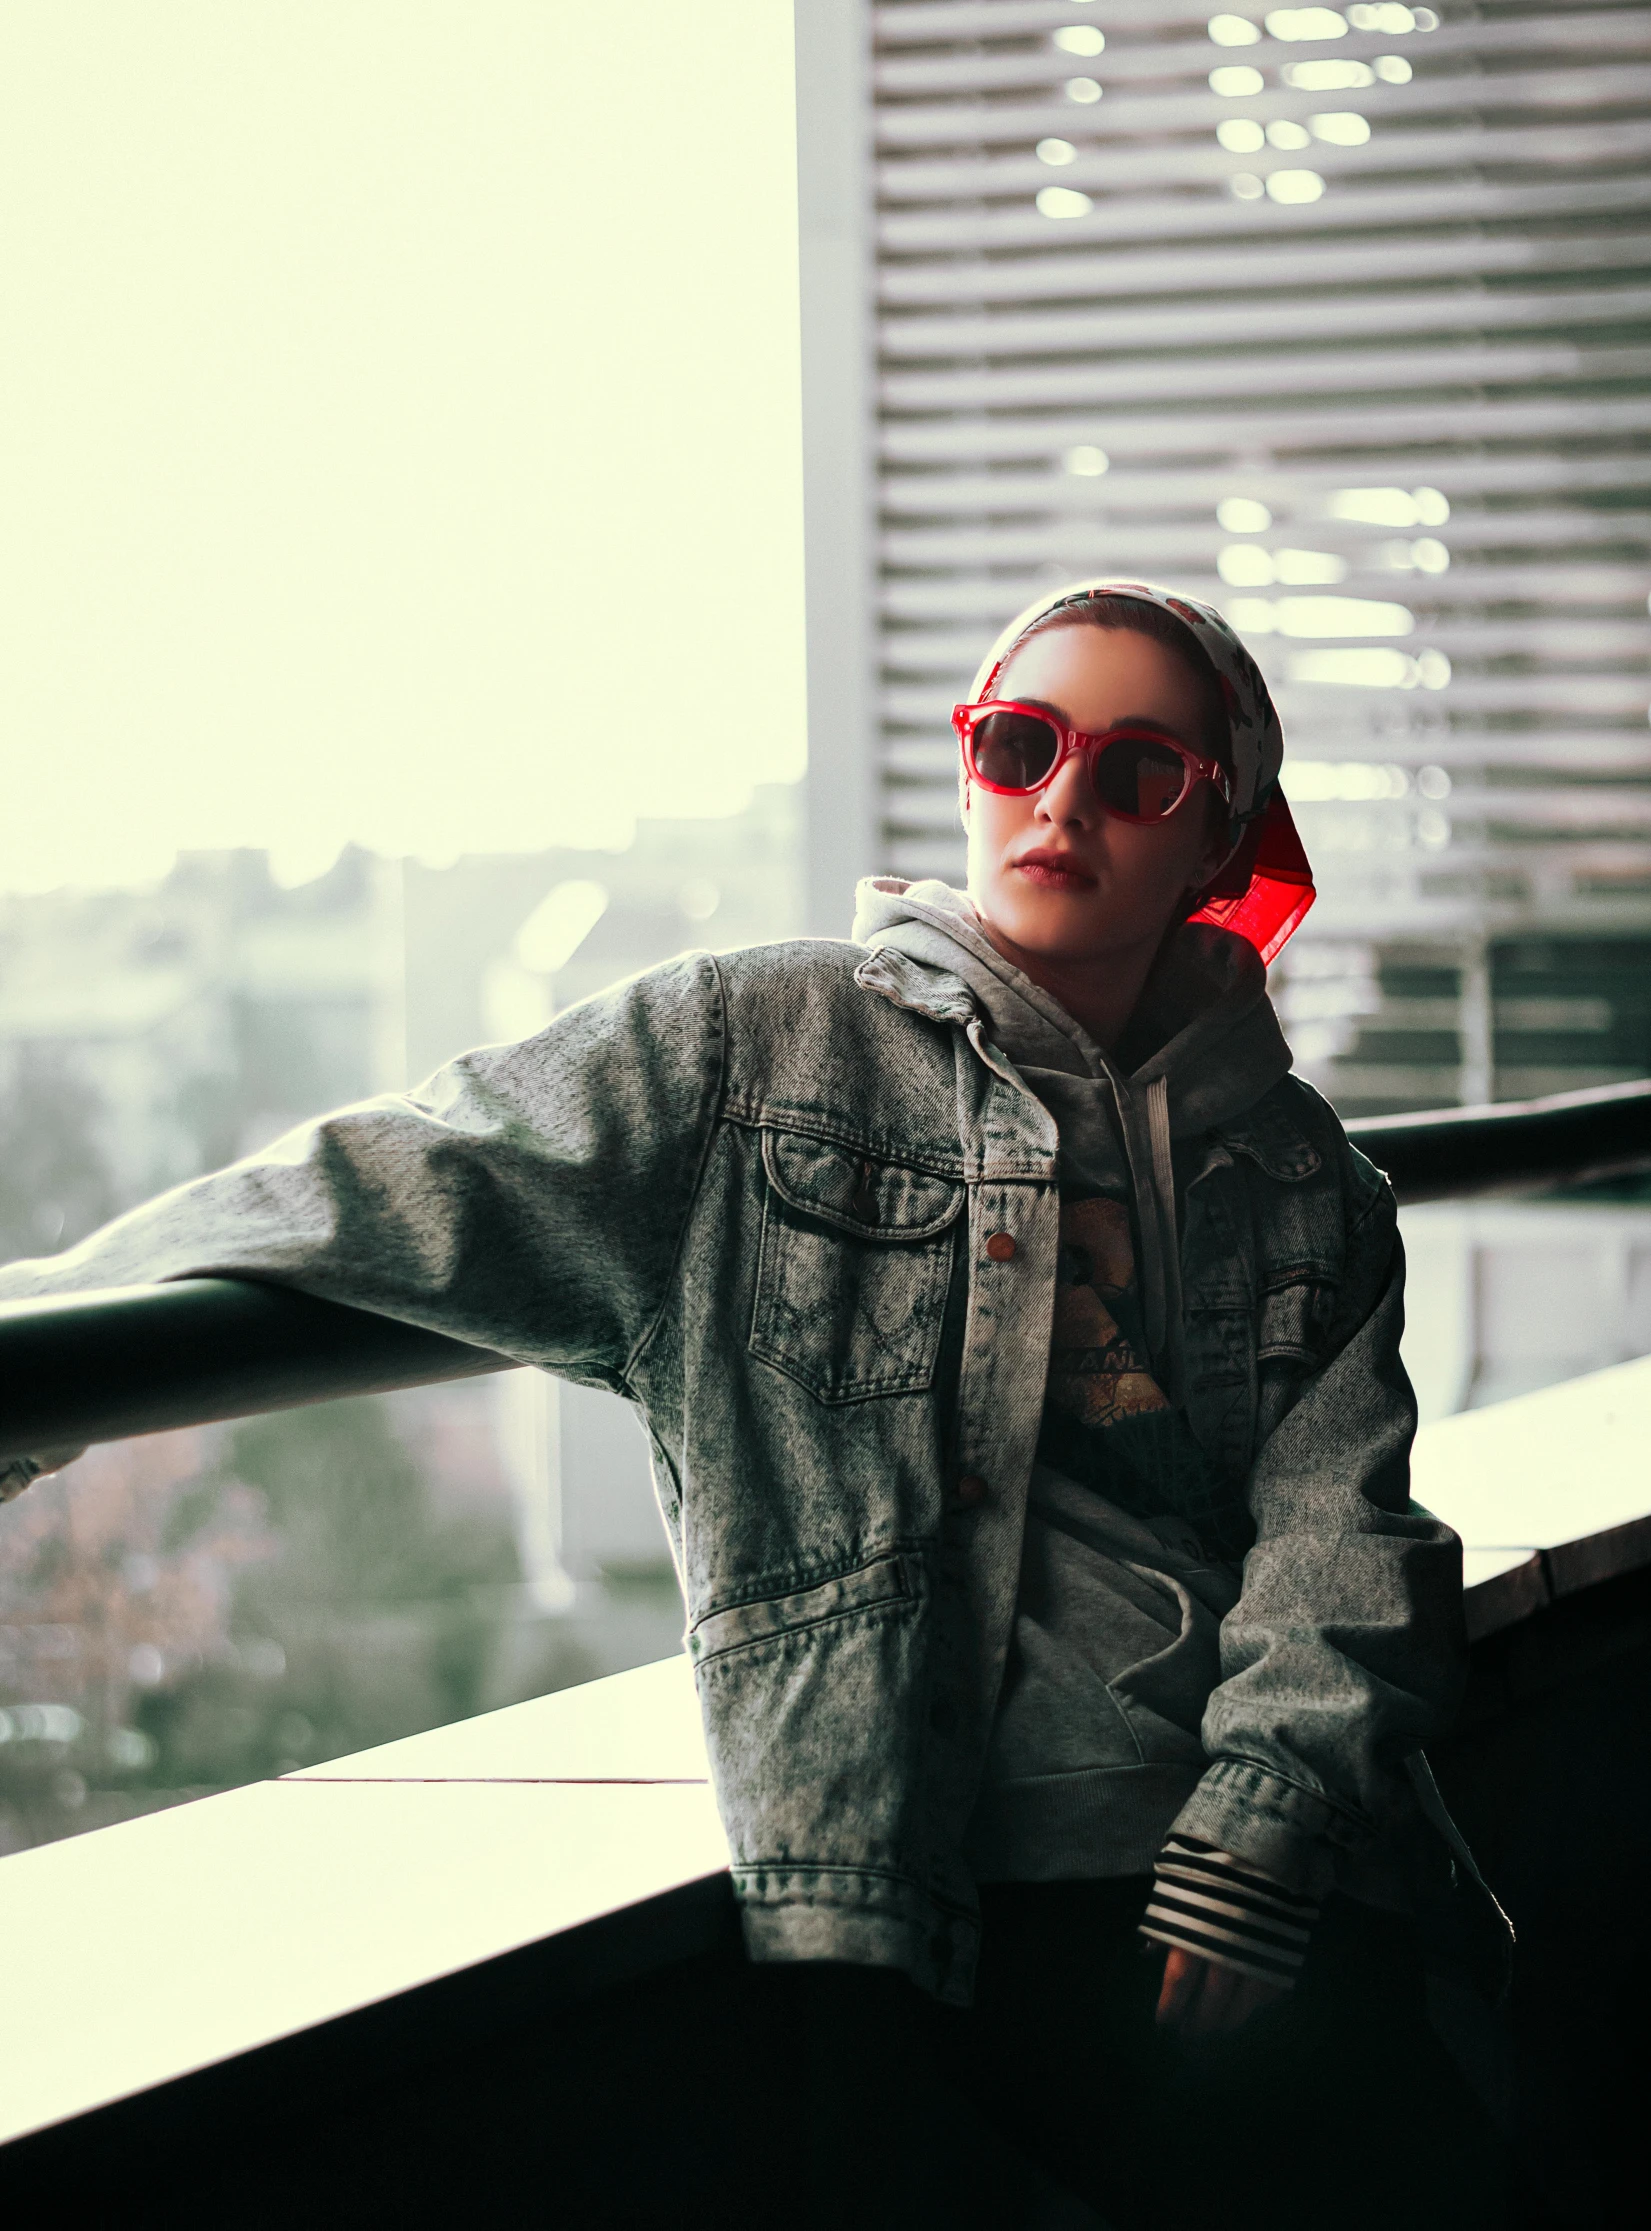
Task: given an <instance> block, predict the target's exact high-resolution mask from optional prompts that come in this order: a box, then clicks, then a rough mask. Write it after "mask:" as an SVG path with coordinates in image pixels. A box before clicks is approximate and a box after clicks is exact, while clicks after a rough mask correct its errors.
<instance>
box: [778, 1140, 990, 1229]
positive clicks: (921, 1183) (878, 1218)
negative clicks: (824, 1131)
mask: <svg viewBox="0 0 1651 2231" xmlns="http://www.w3.org/2000/svg"><path fill="white" fill-rule="evenodd" d="M762 1159H763V1167H764V1169H765V1170H766V1171H767V1172H768V1182H769V1184H770V1185H772V1187H773V1188H774V1190H775V1192H776V1193H778V1195H779V1196H780V1198H781V1200H782V1201H785V1202H787V1203H788V1204H789V1205H790V1206H791V1207H792V1208H795V1209H801V1210H802V1212H803V1214H804V1215H806V1216H813V1217H818V1218H819V1219H820V1221H821V1222H822V1223H826V1224H831V1225H834V1226H835V1227H836V1228H837V1230H838V1231H840V1232H851V1233H852V1234H853V1235H854V1237H855V1238H856V1239H869V1240H916V1239H932V1238H933V1237H934V1235H935V1233H936V1232H943V1231H944V1230H945V1229H946V1226H947V1225H948V1224H950V1223H952V1222H953V1221H954V1219H955V1218H956V1216H957V1214H958V1211H959V1210H960V1209H961V1208H962V1206H963V1194H964V1189H963V1187H962V1185H960V1184H953V1183H952V1182H951V1181H950V1180H948V1179H946V1178H943V1177H934V1176H932V1175H931V1174H930V1173H929V1172H928V1171H926V1170H912V1169H907V1168H906V1166H905V1165H904V1164H903V1163H899V1162H881V1161H878V1160H876V1159H875V1158H874V1157H872V1156H870V1155H863V1154H857V1153H856V1152H855V1150H854V1149H853V1148H852V1147H846V1146H838V1145H837V1144H836V1143H835V1141H833V1140H830V1139H815V1138H810V1137H809V1136H808V1135H807V1134H806V1133H804V1132H799V1131H765V1132H764V1133H763V1135H762Z"/></svg>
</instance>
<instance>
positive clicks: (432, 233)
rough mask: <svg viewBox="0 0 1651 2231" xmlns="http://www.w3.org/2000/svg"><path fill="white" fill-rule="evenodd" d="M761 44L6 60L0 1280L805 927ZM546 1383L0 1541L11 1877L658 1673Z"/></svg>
mask: <svg viewBox="0 0 1651 2231" xmlns="http://www.w3.org/2000/svg"><path fill="white" fill-rule="evenodd" d="M792 101H793V96H792V83H791V22H790V10H789V8H787V7H785V6H783V5H775V4H773V0H705V4H704V5H702V6H697V7H695V8H694V9H693V10H692V11H691V14H690V15H685V14H684V12H683V11H682V9H681V8H680V7H672V6H668V5H665V4H664V0H638V4H636V5H632V6H627V7H626V8H624V9H623V10H616V9H605V8H584V7H568V6H559V7H542V6H537V5H528V4H525V0H522V4H515V0H512V4H505V0H484V4H482V5H480V6H475V7H465V8H453V7H450V6H446V5H431V4H426V0H349V4H348V5H344V6H338V5H334V4H332V0H325V4H323V0H280V4H278V5H277V4H274V0H271V4H268V5H263V4H248V5H240V6H236V7H233V8H224V7H221V6H218V5H215V4H213V0H179V4H177V5H172V6H168V7H165V8H160V9H142V10H133V9H131V8H129V7H126V6H121V5H114V4H101V0H88V4H87V5H84V6H77V7H75V8H73V9H53V8H39V7H33V8H22V9H14V10H12V11H10V12H9V13H8V14H7V16H6V18H5V20H4V22H3V23H0V198H3V200H4V203H5V206H6V208H7V210H8V211H9V213H10V218H9V228H8V233H7V240H6V245H5V248H4V250H3V251H0V254H3V265H4V272H5V290H4V300H5V308H4V313H3V315H4V318H5V323H6V336H7V338H6V345H5V348H4V350H3V351H0V583H3V596H4V603H5V610H6V624H5V627H4V629H3V630H0V707H3V718H0V1259H5V1258H10V1257H14V1256H17V1255H24V1254H43V1253H49V1252H51V1251H53V1250H55V1249H56V1248H58V1247H60V1246H63V1245H67V1244H69V1243H71V1242H73V1241H74V1240H75V1239H77V1238H79V1237H80V1236H81V1235H82V1234H83V1233H84V1232H85V1231H87V1230H89V1229H91V1228H92V1227H93V1226H94V1225H95V1224H97V1223H99V1222H100V1221H102V1220H103V1219H104V1218H105V1217H107V1216H108V1215H110V1214H111V1213H113V1212H115V1211H117V1210H119V1209H121V1208H122V1207H125V1206H127V1205H128V1204H130V1203H132V1202H134V1201H136V1200H138V1199H140V1198H142V1197H144V1196H145V1195H147V1194H149V1193H151V1192H153V1191H154V1190H155V1189H157V1188H158V1187H161V1186H164V1185H167V1184H170V1183H172V1182H175V1181H177V1180H179V1179H183V1178H187V1177H189V1176H191V1175H193V1174H195V1173H196V1172H198V1171H200V1170H203V1169H206V1168H209V1167H212V1166H214V1165H217V1164H219V1163H221V1162H223V1161H224V1160H226V1159H228V1158H231V1157H233V1156H235V1155H237V1154H239V1153H243V1152H246V1151H249V1150H251V1149H254V1148H257V1147H259V1146H262V1145H264V1144H265V1143H267V1142H268V1141H269V1140H270V1139H271V1138H272V1137H274V1136H276V1135H277V1134H278V1133H280V1132H281V1131H282V1130H283V1129H285V1128H286V1127H287V1126H289V1125H290V1124H291V1123H292V1122H294V1121H295V1120H296V1119H298V1118H300V1117H302V1116H304V1115H305V1114H308V1113H311V1112H313V1111H315V1110H316V1109H318V1108H320V1107H323V1106H326V1105H328V1104H334V1103H337V1102H339V1101H341V1100H346V1099H350V1098H353V1097H356V1096H359V1095H362V1094H366V1093H370V1092H373V1091H377V1090H380V1089H384V1088H396V1087H400V1086H402V1085H404V1084H406V1083H407V1082H409V1081H411V1080H413V1079H414V1078H416V1077H418V1076H420V1075H423V1074H425V1073H426V1072H428V1071H429V1070H430V1069H431V1068H432V1067H433V1066H435V1065H436V1064H437V1063H439V1062H440V1061H442V1060H444V1059H446V1058H448V1057H449V1056H451V1055H452V1054H454V1053H456V1052H459V1051H461V1050H462V1049H463V1048H464V1047H466V1046H468V1045H472V1044H474V1043H476V1042H478V1041H480V1040H484V1039H488V1038H498V1037H505V1036H516V1035H520V1034H523V1033H525V1032H529V1031H531V1030H534V1029H537V1028H538V1027H539V1026H540V1025H541V1024H542V1023H543V1022H544V1021H545V1020H547V1019H548V1017H549V1016H550V1015H551V1014H552V1013H553V1012H555V1011H556V1010H557V1009H558V1008H559V1007H561V1006H564V1005H566V1004H567V1003H568V1002H569V1001H570V1000H571V999H574V998H577V997H580V996H582V995H583V994H584V993H585V992H587V991H590V990H592V989H595V988H596V987H597V986H599V985H600V984H603V983H607V982H610V981H612V980H613V979H614V978H615V977H617V976H620V975H624V974H627V973H629V972H630V971H631V970H633V969H635V968H638V967H641V966H645V965H647V964H648V963H650V962H652V961H654V960H657V959H660V958H663V957H664V956H665V955H667V954H669V953H671V952H674V951H677V950H680V949H681V948H682V947H684V946H686V945H712V946H717V945H726V944H734V943H743V942H746V941H749V940H751V939H754V938H760V937H765V936H774V935H781V934H785V933H786V932H788V931H790V930H792V929H794V928H796V927H799V926H800V900H799V894H798V872H797V857H798V833H797V816H796V808H795V800H796V796H797V778H798V776H799V774H800V772H801V767H802V758H803V672H802V578H801V514H800V501H801V499H800V465H799V428H798V407H799V406H798V369H797V269H796V187H795V152H794V128H793V105H792ZM680 1631H681V1616H680V1610H679V1607H678V1604H677V1599H676V1593H675V1588H674V1585H673V1583H672V1580H671V1576H670V1572H669V1566H668V1561H667V1556H666V1549H665V1542H664V1536H663V1532H662V1529H661V1527H660V1523H659V1520H658V1518H657V1515H656V1514H655V1512H654V1510H653V1507H652V1503H651V1498H650V1496H649V1493H648V1485H647V1478H646V1465H645V1461H644V1450H643V1443H642V1440H641V1436H640V1435H639V1433H638V1432H637V1430H636V1428H635V1425H634V1423H633V1422H632V1420H631V1419H630V1418H629V1416H628V1415H627V1413H626V1412H625V1411H624V1409H623V1408H622V1407H621V1406H620V1405H619V1404H617V1403H616V1402H614V1401H613V1400H612V1399H611V1398H607V1397H601V1396H596V1395H592V1394H588V1393H585V1392H583V1391H578V1390H562V1391H560V1392H559V1390H557V1389H556V1388H555V1387H554V1386H553V1385H552V1384H551V1382H549V1381H548V1380H543V1379H541V1378H538V1377H537V1376H536V1375H528V1374H512V1375H509V1376H507V1377H505V1378H503V1379H498V1380H493V1381H483V1382H472V1383H469V1384H464V1385H459V1386H454V1387H448V1388H434V1389H427V1390H423V1391H421V1392H418V1393H414V1394H409V1395H406V1396H401V1397H397V1398H394V1399H387V1400H377V1399H375V1400H363V1401H359V1402H351V1403H342V1404H333V1405H329V1406H326V1407H324V1408H319V1409H315V1410H311V1411H306V1412H298V1413H292V1414H288V1415H285V1416H282V1417H278V1418H270V1419H261V1420H255V1421H252V1422H249V1423H247V1424H244V1425H240V1426H234V1427H226V1428H214V1429H206V1430H203V1431H200V1432H197V1433H189V1434H178V1435H169V1436H163V1437H158V1438H156V1439H153V1440H149V1441H142V1442H133V1443H128V1444H124V1445H122V1446H120V1447H116V1448H109V1449H104V1450H98V1451H94V1452H93V1453H92V1454H91V1455H90V1456H88V1457H87V1458H86V1459H84V1460H83V1461H82V1463H80V1464H79V1465H77V1466H75V1467H74V1468H72V1469H71V1470H70V1471H69V1472H67V1473H65V1474H64V1475H62V1477H61V1478H59V1479H57V1480H55V1481H52V1482H50V1483H46V1484H45V1485H43V1486H42V1487H41V1488H38V1489H37V1490H35V1491H34V1492H33V1493H31V1495H30V1496H29V1497H27V1498H25V1499H24V1501H23V1502H22V1503H21V1504H19V1505H17V1506H15V1507H12V1508H8V1509H7V1511H6V1513H5V1516H4V1520H3V1521H0V1851H5V1850H7V1849H14V1848H18V1847H20V1846H22V1845H26V1844H28V1843H31V1842H36V1841H40V1840H42V1839H44V1838H47V1837H49V1836H52V1835H56V1834H62V1833H66V1832H69V1831H71V1830H73V1829H76V1828H81V1827H88V1826H93V1825H97V1824H100V1823H101V1822H103V1821H107V1820H109V1819H113V1818H118V1817H121V1816H122V1815H123V1814H125V1813H127V1812H130V1811H133V1810H137V1809H142V1808H144V1807H146V1806H150V1805H154V1804H158V1803H163V1802H167V1801H169V1800H170V1799H171V1798H173V1797H175V1796H177V1795H180V1794H186V1793H191V1792H198V1791H201V1790H204V1789H210V1788H215V1787H220V1786H223V1785H225V1784H226V1783H230V1782H233V1781H237V1780H241V1779H245V1778H248V1777H250V1776H254V1775H259V1774H265V1773H269V1772H272V1771H280V1770H282V1769H283V1768H284V1767H287V1766H291V1765H300V1764H305V1763H308V1762H309V1761H311V1760H313V1759H317V1758H323V1757H330V1756H337V1755H338V1754H339V1753H341V1752H345V1751H349V1750H351V1749H354V1748H356V1747H359V1746H360V1745H363V1744H366V1743H371V1742H373V1741H377V1740H381V1739H383V1738H385V1737H388V1736H393V1735H396V1734H400V1733H403V1732H408V1731H410V1730H412V1729H414V1728H417V1727H421V1726H427V1725H430V1724H433V1723H435V1722H439V1721H444V1720H450V1719H453V1718H456V1717H459V1716H461V1715H463V1714H465V1713H469V1712H473V1711H477V1710H480V1709H483V1708H485V1707H487V1706H489V1705H491V1704H498V1703H505V1702H509V1701H513V1700H514V1699H516V1698H518V1697H520V1696H524V1695H528V1694H533V1693H536V1692H537V1691H539V1690H542V1689H544V1688H547V1687H552V1686H556V1685H558V1684H559V1683H563V1682H566V1681H570V1680H575V1679H580V1678H587V1677H589V1676H590V1675H592V1674H596V1673H601V1672H606V1671H610V1670H614V1669H615V1668H617V1667H618V1666H621V1665H625V1664H630V1663H635V1662H637V1661H639V1660H642V1659H647V1658H652V1657H657V1656H660V1655H663V1654H664V1653H665V1652H667V1651H669V1650H670V1649H672V1648H673V1647H675V1645H676V1642H677V1640H678V1638H679V1636H680Z"/></svg>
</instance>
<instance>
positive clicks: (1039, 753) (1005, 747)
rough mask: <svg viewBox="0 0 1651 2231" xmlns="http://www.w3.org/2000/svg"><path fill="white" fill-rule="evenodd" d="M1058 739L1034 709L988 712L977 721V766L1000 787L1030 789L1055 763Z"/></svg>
mask: <svg viewBox="0 0 1651 2231" xmlns="http://www.w3.org/2000/svg"><path fill="white" fill-rule="evenodd" d="M1057 743H1058V738H1057V737H1056V734H1055V731H1054V729H1053V728H1052V727H1051V725H1050V724H1049V722H1048V721H1046V720H1039V719H1038V717H1037V715H1036V714H1035V713H988V714H987V715H986V718H985V719H984V720H982V721H979V722H977V723H976V725H975V734H974V753H975V770H976V772H977V773H978V774H979V776H980V779H981V780H982V782H995V783H996V784H997V786H998V787H999V789H1000V790H1031V789H1033V788H1035V787H1036V785H1037V784H1038V783H1040V782H1042V780H1043V778H1044V777H1045V775H1047V774H1048V772H1049V770H1050V768H1051V767H1052V766H1053V765H1054V764H1055V751H1056V747H1057Z"/></svg>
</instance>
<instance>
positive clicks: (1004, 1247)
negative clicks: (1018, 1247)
mask: <svg viewBox="0 0 1651 2231" xmlns="http://www.w3.org/2000/svg"><path fill="white" fill-rule="evenodd" d="M986 1252H987V1254H988V1255H990V1256H991V1258H992V1260H993V1262H994V1263H1006V1262H1008V1261H1009V1260H1010V1258H1011V1257H1012V1256H1013V1254H1014V1252H1015V1243H1014V1240H1013V1238H1012V1237H1011V1236H1010V1234H1009V1233H1008V1232H994V1233H993V1234H992V1236H991V1238H990V1239H989V1240H988V1241H987V1242H986Z"/></svg>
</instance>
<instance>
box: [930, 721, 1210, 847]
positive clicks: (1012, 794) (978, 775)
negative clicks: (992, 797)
mask: <svg viewBox="0 0 1651 2231" xmlns="http://www.w3.org/2000/svg"><path fill="white" fill-rule="evenodd" d="M952 726H953V728H954V729H955V730H956V731H957V740H958V742H959V743H960V744H961V745H962V747H963V764H964V766H965V768H966V769H967V770H968V775H969V780H970V781H971V782H978V783H979V785H980V787H981V788H982V790H991V791H995V792H996V793H997V795H998V796H999V797H1000V798H1030V797H1033V796H1035V795H1036V793H1037V792H1038V791H1040V790H1045V789H1047V788H1048V786H1049V784H1050V783H1052V782H1053V781H1054V779H1055V777H1056V775H1057V774H1058V773H1059V772H1060V770H1061V768H1062V767H1063V766H1064V765H1065V764H1066V762H1067V760H1069V759H1070V758H1071V757H1072V755H1073V754H1074V753H1075V752H1087V753H1088V755H1089V779H1090V781H1091V782H1092V783H1093V784H1094V785H1095V795H1096V796H1097V797H1098V798H1099V799H1100V801H1101V803H1102V805H1103V806H1104V807H1105V808H1106V810H1107V812H1108V813H1114V814H1116V815H1117V816H1118V818H1119V820H1121V821H1144V822H1152V821H1167V820H1168V818H1169V816H1170V815H1171V814H1172V813H1174V812H1175V810H1176V808H1177V807H1178V806H1180V805H1182V804H1183V803H1184V802H1185V800H1186V799H1187V797H1188V796H1189V795H1190V793H1191V792H1192V790H1193V788H1194V787H1195V785H1196V784H1198V783H1200V782H1207V783H1211V784H1213V785H1214V787H1215V789H1216V791H1217V792H1218V793H1219V794H1220V797H1221V799H1222V800H1223V802H1224V803H1225V804H1226V805H1228V806H1231V804H1232V802H1233V786H1232V777H1231V776H1230V775H1229V774H1228V773H1227V770H1226V768H1225V767H1223V766H1222V765H1221V763H1220V761H1219V760H1216V759H1206V758H1205V757H1204V756H1203V755H1202V754H1201V753H1199V752H1196V751H1192V750H1189V748H1188V747H1187V746H1186V745H1185V744H1184V743H1182V742H1181V740H1180V738H1179V737H1178V736H1171V735H1170V734H1169V733H1168V732H1167V731H1166V730H1164V729H1162V728H1154V727H1152V726H1150V725H1149V724H1148V723H1146V722H1143V721H1129V722H1126V723H1125V724H1124V726H1122V727H1121V728H1108V729H1106V730H1104V731H1103V732H1102V733H1101V734H1100V735H1098V736H1097V735H1091V734H1089V733H1087V732H1086V731H1085V730H1083V729H1081V728H1068V727H1066V726H1065V724H1064V723H1063V722H1061V721H1059V720H1057V719H1056V717H1055V715H1054V714H1053V713H1046V712H1045V711H1043V709H1042V707H1041V706H1037V705H1022V704H1020V703H1018V702H1017V701H1016V700H1015V699H1014V698H998V699H994V700H992V701H991V702H989V703H987V704H984V705H954V706H953V708H952Z"/></svg>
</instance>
